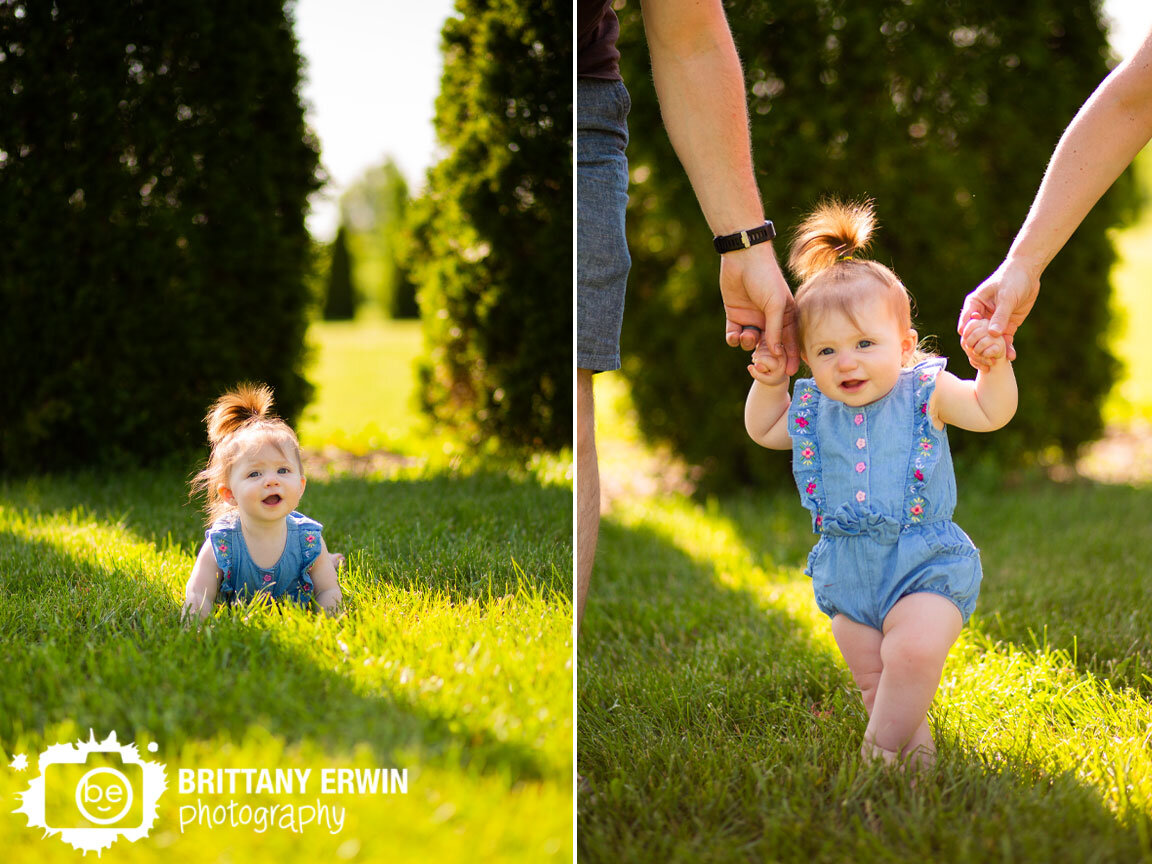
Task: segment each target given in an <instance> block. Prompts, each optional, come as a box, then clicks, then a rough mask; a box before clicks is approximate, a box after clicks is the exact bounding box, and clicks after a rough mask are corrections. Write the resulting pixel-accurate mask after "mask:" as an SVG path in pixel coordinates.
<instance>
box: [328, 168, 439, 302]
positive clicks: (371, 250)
mask: <svg viewBox="0 0 1152 864" xmlns="http://www.w3.org/2000/svg"><path fill="white" fill-rule="evenodd" d="M408 203H409V197H408V181H407V180H405V179H404V174H403V173H402V172H401V171H400V168H399V166H398V165H397V164H396V162H395V161H394V160H393V159H392V158H391V157H389V158H387V159H385V160H384V162H383V163H382V164H380V165H378V166H376V167H374V168H369V169H368V170H367V171H366V172H365V173H364V176H363V177H361V178H360V179H359V180H357V181H356V182H355V183H353V184H352V186H351V187H349V189H348V191H347V192H345V193H344V196H343V197H342V198H341V199H340V205H341V208H342V209H343V211H344V212H345V213H346V214H347V222H348V227H349V232H350V234H351V240H352V241H353V242H354V243H355V246H356V248H357V249H358V250H359V252H360V255H359V256H358V261H360V262H363V263H364V264H366V265H367V266H365V267H364V272H370V273H372V274H373V278H378V279H379V283H380V284H379V286H378V287H379V295H378V296H379V300H380V303H381V306H382V307H383V310H384V314H385V315H387V316H388V317H389V318H416V317H418V316H419V314H420V310H419V307H418V306H417V305H416V285H415V284H414V283H413V281H412V276H411V263H410V261H409V260H408V256H409V255H410V254H411V251H410V250H411V243H410V242H409V240H408V221H407V220H408ZM373 262H376V265H377V266H373Z"/></svg>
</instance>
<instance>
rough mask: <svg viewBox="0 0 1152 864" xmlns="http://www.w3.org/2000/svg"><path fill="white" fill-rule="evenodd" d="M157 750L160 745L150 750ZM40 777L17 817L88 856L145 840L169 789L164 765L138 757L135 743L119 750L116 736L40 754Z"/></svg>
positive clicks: (23, 797)
mask: <svg viewBox="0 0 1152 864" xmlns="http://www.w3.org/2000/svg"><path fill="white" fill-rule="evenodd" d="M149 747H150V749H155V748H156V745H155V744H152V745H149ZM39 764H40V776H39V777H37V778H36V779H34V780H32V781H31V782H30V783H29V785H28V789H27V791H25V792H23V793H21V795H20V798H21V800H22V802H23V805H22V806H21V807H20V808H18V809H17V810H16V811H14V812H16V813H23V814H24V815H26V816H27V817H28V825H29V827H40V828H43V829H44V830H45V832H46V833H45V836H50V835H53V834H58V835H59V836H60V839H61V840H63V841H64V842H66V843H70V844H71V845H72V846H73V847H75V848H77V849H81V850H84V851H88V850H93V849H94V850H96V851H99V850H101V849H105V848H107V847H109V846H111V845H112V844H113V843H114V842H115V841H116V840H118V839H119V838H120V837H126V838H127V839H128V840H130V841H136V840H139V839H140V838H141V837H147V836H148V832H149V831H150V830H151V829H152V826H153V824H154V823H155V821H156V817H157V815H158V812H157V808H156V802H157V801H158V800H159V798H160V795H161V793H162V792H163V791H164V790H165V789H166V788H167V785H168V784H167V780H166V779H165V776H164V765H163V763H161V762H150V761H145V760H143V759H141V758H140V756H139V753H138V752H137V749H136V745H135V744H128V745H123V746H121V745H119V744H118V743H117V741H116V733H115V732H113V733H111V734H110V735H109V736H108V738H106V739H105V740H104V741H99V742H98V741H96V738H95V733H90V738H89V740H88V741H86V742H85V741H81V742H79V744H78V745H71V744H57V745H55V746H53V747H49V748H48V749H47V750H45V751H44V752H43V753H42V754H40V763H39Z"/></svg>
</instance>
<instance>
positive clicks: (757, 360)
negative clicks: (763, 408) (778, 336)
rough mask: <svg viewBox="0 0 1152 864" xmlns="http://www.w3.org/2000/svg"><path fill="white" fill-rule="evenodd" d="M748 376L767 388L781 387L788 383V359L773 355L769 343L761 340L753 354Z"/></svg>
mask: <svg viewBox="0 0 1152 864" xmlns="http://www.w3.org/2000/svg"><path fill="white" fill-rule="evenodd" d="M748 374H749V375H751V376H752V377H753V378H755V379H756V380H757V381H759V382H760V383H761V384H764V385H765V386H768V387H779V386H780V385H781V384H784V383H786V382H787V381H788V358H787V357H786V356H784V357H781V356H777V355H775V354H773V353H772V352H771V351H769V350H768V343H767V342H766V341H765V340H761V341H760V344H759V345H757V346H756V350H755V351H754V352H752V362H751V363H749V364H748Z"/></svg>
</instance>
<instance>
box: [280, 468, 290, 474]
mask: <svg viewBox="0 0 1152 864" xmlns="http://www.w3.org/2000/svg"><path fill="white" fill-rule="evenodd" d="M280 473H281V474H291V473H292V469H291V468H281V469H280Z"/></svg>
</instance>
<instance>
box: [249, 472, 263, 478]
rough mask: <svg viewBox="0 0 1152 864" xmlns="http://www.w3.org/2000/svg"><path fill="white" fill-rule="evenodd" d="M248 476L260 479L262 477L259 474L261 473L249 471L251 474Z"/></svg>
mask: <svg viewBox="0 0 1152 864" xmlns="http://www.w3.org/2000/svg"><path fill="white" fill-rule="evenodd" d="M248 476H249V477H259V476H260V472H259V471H249V472H248Z"/></svg>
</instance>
